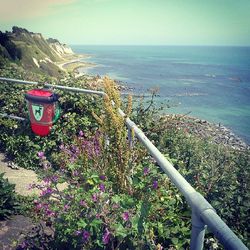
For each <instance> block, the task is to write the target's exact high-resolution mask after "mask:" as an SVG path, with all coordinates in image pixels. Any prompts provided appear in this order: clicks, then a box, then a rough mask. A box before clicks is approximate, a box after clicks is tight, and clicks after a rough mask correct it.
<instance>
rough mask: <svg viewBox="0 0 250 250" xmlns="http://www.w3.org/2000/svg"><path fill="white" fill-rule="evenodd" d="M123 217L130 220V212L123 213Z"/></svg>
mask: <svg viewBox="0 0 250 250" xmlns="http://www.w3.org/2000/svg"><path fill="white" fill-rule="evenodd" d="M122 218H123V220H124V221H128V220H129V212H124V213H123V214H122Z"/></svg>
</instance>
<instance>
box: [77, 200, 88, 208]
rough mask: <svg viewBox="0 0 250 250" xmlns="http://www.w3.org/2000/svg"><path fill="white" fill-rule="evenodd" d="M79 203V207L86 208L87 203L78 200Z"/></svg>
mask: <svg viewBox="0 0 250 250" xmlns="http://www.w3.org/2000/svg"><path fill="white" fill-rule="evenodd" d="M79 203H80V205H81V206H84V207H86V206H87V203H86V202H85V201H84V200H80V202H79Z"/></svg>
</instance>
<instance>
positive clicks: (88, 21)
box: [0, 0, 250, 46]
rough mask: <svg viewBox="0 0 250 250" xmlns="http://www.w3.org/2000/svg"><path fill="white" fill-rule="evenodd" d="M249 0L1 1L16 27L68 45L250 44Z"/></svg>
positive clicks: (1, 10)
mask: <svg viewBox="0 0 250 250" xmlns="http://www.w3.org/2000/svg"><path fill="white" fill-rule="evenodd" d="M249 13H250V0H0V30H1V31H2V32H4V31H6V30H9V31H10V30H11V29H12V26H14V25H15V26H18V27H23V28H26V29H28V30H29V31H32V32H38V33H42V34H43V35H44V36H45V37H46V38H49V37H52V38H57V39H59V40H60V41H61V42H63V43H67V44H82V45H85V44H88V45H228V46H231V45H232V46H250V14H249Z"/></svg>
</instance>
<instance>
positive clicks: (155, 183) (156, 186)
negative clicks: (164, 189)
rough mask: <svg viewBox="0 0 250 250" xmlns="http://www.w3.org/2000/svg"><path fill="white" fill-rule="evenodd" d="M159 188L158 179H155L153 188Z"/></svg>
mask: <svg viewBox="0 0 250 250" xmlns="http://www.w3.org/2000/svg"><path fill="white" fill-rule="evenodd" d="M157 188H158V181H153V189H157Z"/></svg>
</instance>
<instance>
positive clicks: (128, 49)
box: [72, 46, 250, 143]
mask: <svg viewBox="0 0 250 250" xmlns="http://www.w3.org/2000/svg"><path fill="white" fill-rule="evenodd" d="M72 48H73V50H74V51H75V52H76V53H83V54H89V55H91V58H89V59H87V61H90V62H93V63H95V64H96V65H97V66H96V67H93V68H88V69H82V71H83V72H86V73H88V74H99V75H109V76H110V77H112V78H115V79H118V80H122V81H124V82H125V83H126V84H127V85H128V86H131V87H133V88H134V91H135V92H139V93H141V92H146V91H147V89H150V88H152V87H156V86H157V87H159V88H160V92H159V94H160V97H159V98H158V101H161V102H163V103H167V102H168V101H169V102H170V103H171V104H172V105H173V106H174V107H173V108H171V109H169V110H168V112H170V113H188V112H191V113H190V115H192V116H196V117H199V118H201V119H206V120H208V121H211V122H215V123H221V124H223V125H225V126H227V127H229V128H231V129H232V130H233V131H234V132H235V134H237V135H239V136H240V137H242V138H244V139H245V141H246V142H248V143H250V47H202V46H200V47H182V46H72ZM85 61H86V60H85Z"/></svg>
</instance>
